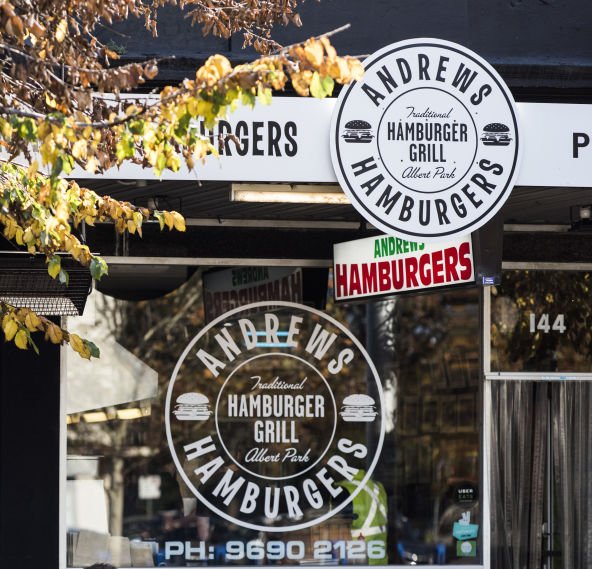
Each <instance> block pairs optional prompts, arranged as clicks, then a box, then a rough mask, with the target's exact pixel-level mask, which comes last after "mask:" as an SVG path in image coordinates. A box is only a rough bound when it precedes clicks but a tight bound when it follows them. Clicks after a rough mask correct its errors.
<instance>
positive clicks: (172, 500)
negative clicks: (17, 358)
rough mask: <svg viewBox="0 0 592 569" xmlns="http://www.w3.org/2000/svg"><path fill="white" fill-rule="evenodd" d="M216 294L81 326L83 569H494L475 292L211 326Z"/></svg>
mask: <svg viewBox="0 0 592 569" xmlns="http://www.w3.org/2000/svg"><path fill="white" fill-rule="evenodd" d="M201 290H202V287H201V281H200V275H199V274H195V275H194V276H193V277H192V278H191V279H190V280H189V281H188V282H187V283H186V284H185V285H183V286H182V287H181V288H180V289H178V290H177V291H175V292H173V293H171V294H169V295H167V296H166V297H163V298H160V299H154V300H150V301H142V302H131V301H120V300H114V299H111V298H109V297H106V296H103V295H101V294H100V293H96V292H95V293H93V295H92V297H91V299H90V300H89V307H90V309H89V312H88V313H87V314H85V316H84V317H83V318H82V319H81V320H77V321H73V320H71V321H70V322H69V325H70V327H71V328H73V329H76V330H77V331H78V333H79V334H80V335H84V336H85V337H89V338H91V339H93V340H94V341H95V343H97V344H98V345H100V347H101V350H102V356H101V359H100V360H99V361H94V362H86V361H80V360H79V359H76V356H75V355H72V356H71V355H69V356H68V362H67V366H66V367H67V369H68V372H67V378H65V380H64V381H65V383H66V390H67V414H68V416H67V420H68V427H67V482H66V492H67V495H66V513H65V517H66V525H67V531H68V533H67V565H68V567H85V566H88V565H90V564H92V563H96V562H110V563H113V564H114V565H116V566H118V567H132V566H136V567H152V566H168V567H192V566H203V565H211V566H216V565H227V564H234V565H277V564H283V565H285V564H289V565H319V564H321V565H334V564H347V565H360V564H362V565H366V564H370V565H387V564H388V565H402V564H403V565H407V564H412V565H437V564H446V565H450V564H453V565H456V564H465V565H480V564H481V562H482V561H481V555H482V554H481V549H482V546H481V539H482V535H481V529H482V524H481V512H480V498H481V497H480V489H481V488H480V478H479V473H480V458H479V421H478V416H479V413H480V411H479V410H480V399H479V377H480V374H479V364H478V361H479V359H478V350H479V343H478V340H477V339H478V337H479V330H478V294H477V292H476V291H474V290H468V291H467V290H465V291H460V292H449V293H439V294H430V295H425V296H418V297H405V298H398V299H394V300H385V301H380V302H374V303H368V304H365V305H362V304H357V305H346V304H344V305H334V304H333V303H328V305H327V310H326V311H324V312H320V311H314V310H312V309H304V308H303V309H295V308H293V307H287V306H269V307H267V309H266V310H264V311H261V310H260V311H259V312H257V311H249V312H244V311H239V312H236V313H235V314H234V315H233V317H232V318H228V319H225V318H223V319H221V320H218V321H215V322H214V323H212V324H210V325H209V327H208V328H207V329H205V326H206V324H205V322H204V309H203V301H202V294H201ZM266 315H267V316H266ZM241 319H242V321H243V322H244V321H245V320H248V321H249V322H251V323H252V325H253V328H249V326H247V325H244V324H243V328H241V323H240V322H241ZM276 324H277V325H276ZM245 326H246V327H245ZM266 326H267V328H266ZM270 326H271V328H270ZM270 329H271V330H272V332H273V333H271V335H269V331H270ZM204 330H206V331H205V332H204ZM241 330H242V332H241ZM200 331H201V334H200ZM315 331H316V332H315ZM323 332H327V334H326V335H325V336H323ZM241 334H242V335H241ZM315 334H317V335H316V336H315ZM196 335H198V336H196ZM333 336H335V337H334V338H333ZM313 337H316V338H317V340H316V343H315V341H311V338H313ZM300 339H306V341H304V340H303V341H300ZM270 344H271V347H270ZM360 348H361V349H360ZM200 350H202V351H201V352H200ZM364 350H365V351H364ZM350 353H351V354H352V357H351V358H350V357H349V354H350ZM365 353H367V355H368V357H369V360H367V359H366V356H365V355H364V354H365ZM369 361H372V362H373V364H370V363H369ZM254 393H257V397H258V398H256V397H253V394H254ZM264 395H268V396H270V398H269V399H264ZM296 395H299V396H301V399H297V398H296ZM352 395H354V396H355V397H354V398H353V399H352V398H351V397H350V396H352ZM272 396H277V397H276V399H273V397H272ZM266 401H267V403H266ZM265 405H269V408H268V410H267V411H265V410H264V407H265ZM278 405H280V406H281V409H280V408H279V407H278ZM241 406H243V407H241ZM274 406H275V407H274ZM259 419H260V420H259ZM304 480H308V481H309V482H304ZM241 481H242V482H241ZM266 492H267V493H266ZM196 494H199V496H196ZM276 496H277V497H278V498H277V507H275V506H274V504H276V502H274V499H275V497H276ZM265 500H267V502H265Z"/></svg>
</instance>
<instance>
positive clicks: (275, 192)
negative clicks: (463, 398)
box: [230, 184, 351, 205]
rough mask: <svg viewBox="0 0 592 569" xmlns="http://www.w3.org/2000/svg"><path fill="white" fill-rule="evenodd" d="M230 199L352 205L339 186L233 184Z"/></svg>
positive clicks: (256, 201) (235, 200)
mask: <svg viewBox="0 0 592 569" xmlns="http://www.w3.org/2000/svg"><path fill="white" fill-rule="evenodd" d="M230 199H231V201H234V202H255V203H307V204H336V205H343V204H349V203H351V202H350V201H349V198H348V197H347V196H346V195H345V194H344V193H343V192H342V190H341V188H340V187H339V186H338V185H337V184H333V185H331V184H325V185H317V184H232V188H231V191H230Z"/></svg>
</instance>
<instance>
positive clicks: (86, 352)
mask: <svg viewBox="0 0 592 569" xmlns="http://www.w3.org/2000/svg"><path fill="white" fill-rule="evenodd" d="M78 353H79V354H80V357H81V358H84V359H87V360H90V348H89V347H88V346H87V345H86V344H85V343H83V344H82V349H81V350H80V351H79V352H78Z"/></svg>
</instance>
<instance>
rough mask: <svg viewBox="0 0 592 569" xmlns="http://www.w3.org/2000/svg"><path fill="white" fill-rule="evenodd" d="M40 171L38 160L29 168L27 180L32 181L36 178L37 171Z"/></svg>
mask: <svg viewBox="0 0 592 569" xmlns="http://www.w3.org/2000/svg"><path fill="white" fill-rule="evenodd" d="M38 170H39V162H38V161H37V160H33V162H31V164H29V167H28V168H27V178H29V179H31V178H33V177H35V175H36V174H37V171H38Z"/></svg>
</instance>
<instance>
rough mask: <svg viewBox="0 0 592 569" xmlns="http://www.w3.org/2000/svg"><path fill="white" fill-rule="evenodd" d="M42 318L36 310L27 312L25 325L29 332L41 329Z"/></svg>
mask: <svg viewBox="0 0 592 569" xmlns="http://www.w3.org/2000/svg"><path fill="white" fill-rule="evenodd" d="M39 324H40V320H39V317H38V316H37V314H35V313H34V312H31V311H29V312H27V315H26V316H25V326H26V327H27V329H28V330H29V332H35V330H38V329H39Z"/></svg>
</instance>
